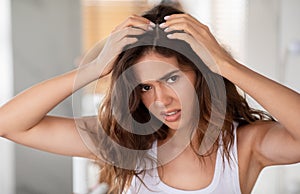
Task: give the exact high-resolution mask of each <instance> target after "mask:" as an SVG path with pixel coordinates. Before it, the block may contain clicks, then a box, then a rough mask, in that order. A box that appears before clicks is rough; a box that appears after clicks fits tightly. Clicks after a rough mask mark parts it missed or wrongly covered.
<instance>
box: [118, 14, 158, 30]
mask: <svg viewBox="0 0 300 194" xmlns="http://www.w3.org/2000/svg"><path fill="white" fill-rule="evenodd" d="M149 26H150V27H155V24H154V23H153V22H151V21H150V20H148V19H146V18H144V17H141V16H137V15H132V16H130V17H128V18H127V19H126V20H125V21H124V22H122V23H121V24H120V25H118V26H117V27H116V29H115V30H114V31H118V30H122V29H123V28H126V27H142V28H143V29H144V30H147V29H148V27H149ZM144 27H145V28H144Z"/></svg>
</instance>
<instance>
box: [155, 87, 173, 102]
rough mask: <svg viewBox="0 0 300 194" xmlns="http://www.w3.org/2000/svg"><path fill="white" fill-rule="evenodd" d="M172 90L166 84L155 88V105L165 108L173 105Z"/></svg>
mask: <svg viewBox="0 0 300 194" xmlns="http://www.w3.org/2000/svg"><path fill="white" fill-rule="evenodd" d="M170 90H171V89H170V88H169V87H167V86H165V85H164V84H162V83H161V84H159V85H158V86H157V87H155V89H154V91H155V99H154V104H155V105H156V106H157V107H160V108H164V107H167V106H168V105H170V104H171V103H172V91H170Z"/></svg>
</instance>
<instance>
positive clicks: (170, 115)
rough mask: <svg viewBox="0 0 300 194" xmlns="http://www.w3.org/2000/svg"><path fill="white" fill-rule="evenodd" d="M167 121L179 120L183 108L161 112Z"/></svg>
mask: <svg viewBox="0 0 300 194" xmlns="http://www.w3.org/2000/svg"><path fill="white" fill-rule="evenodd" d="M161 115H162V116H163V118H164V120H165V121H168V122H174V121H177V120H178V119H179V118H180V116H181V110H172V111H167V112H161Z"/></svg>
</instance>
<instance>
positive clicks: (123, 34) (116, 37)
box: [111, 27, 145, 42]
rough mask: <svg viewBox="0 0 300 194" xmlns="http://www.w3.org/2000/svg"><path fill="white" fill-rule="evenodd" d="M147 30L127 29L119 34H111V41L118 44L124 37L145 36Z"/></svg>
mask: <svg viewBox="0 0 300 194" xmlns="http://www.w3.org/2000/svg"><path fill="white" fill-rule="evenodd" d="M144 33H145V30H143V29H140V28H132V27H126V28H125V29H123V30H120V31H118V32H114V33H113V34H111V41H112V42H118V41H120V40H121V39H123V38H124V37H135V36H138V35H141V34H144Z"/></svg>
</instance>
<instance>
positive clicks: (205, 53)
mask: <svg viewBox="0 0 300 194" xmlns="http://www.w3.org/2000/svg"><path fill="white" fill-rule="evenodd" d="M165 20H166V22H165V23H162V24H160V27H161V28H164V31H165V32H172V31H174V30H181V31H184V32H185V33H173V34H169V35H168V37H169V38H170V39H180V40H183V41H185V42H187V43H189V44H190V46H191V47H192V49H193V50H194V51H195V53H197V55H198V56H199V57H200V58H201V59H202V61H203V62H204V63H205V64H206V65H207V66H208V68H209V69H210V70H211V71H213V72H215V73H218V74H220V75H222V70H224V66H225V65H226V64H231V63H232V62H234V59H233V58H232V57H231V56H230V55H229V54H228V53H227V52H226V51H225V49H223V48H222V47H221V46H220V44H219V43H218V42H217V40H216V39H215V37H214V36H213V35H212V33H211V32H210V30H209V28H208V27H207V26H206V25H204V24H202V23H200V22H199V21H198V20H197V19H195V18H193V17H192V16H190V15H188V14H173V15H170V16H166V17H165Z"/></svg>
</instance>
